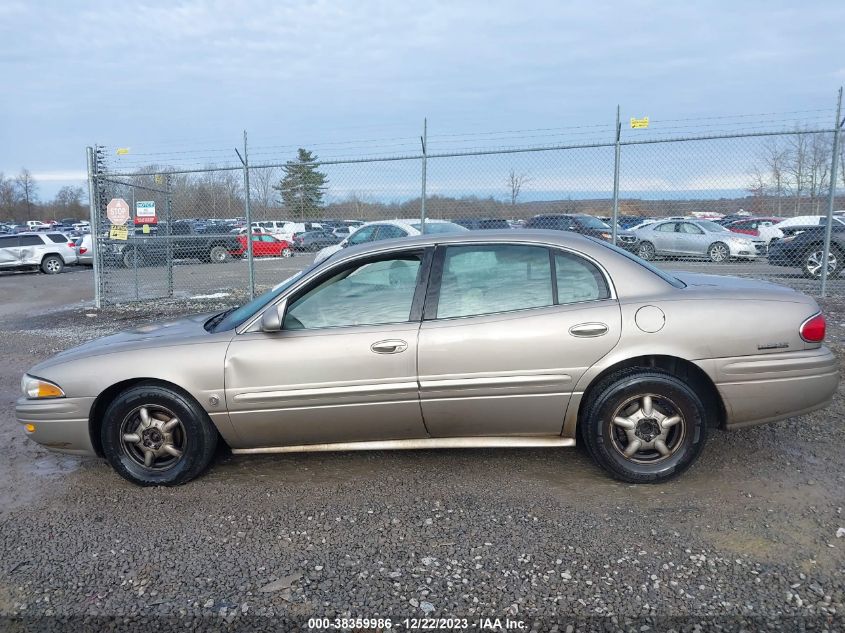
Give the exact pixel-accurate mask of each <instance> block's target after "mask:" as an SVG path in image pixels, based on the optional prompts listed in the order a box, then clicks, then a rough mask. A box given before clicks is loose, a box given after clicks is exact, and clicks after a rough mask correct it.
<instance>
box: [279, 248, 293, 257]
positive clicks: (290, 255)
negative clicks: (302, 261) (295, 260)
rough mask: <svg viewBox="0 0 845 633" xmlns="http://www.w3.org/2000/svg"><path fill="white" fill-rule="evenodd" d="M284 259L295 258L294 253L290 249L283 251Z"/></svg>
mask: <svg viewBox="0 0 845 633" xmlns="http://www.w3.org/2000/svg"><path fill="white" fill-rule="evenodd" d="M282 257H293V251H292V250H291V249H290V248H285V249H283V250H282Z"/></svg>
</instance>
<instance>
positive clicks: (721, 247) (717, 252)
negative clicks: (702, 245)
mask: <svg viewBox="0 0 845 633" xmlns="http://www.w3.org/2000/svg"><path fill="white" fill-rule="evenodd" d="M707 256H708V257H709V258H710V261H711V262H715V263H717V264H718V263H721V262H726V261H728V260H729V259H730V257H731V249H729V248H728V245H727V244H725V243H724V242H714V243H713V244H711V245H710V248H708V249H707Z"/></svg>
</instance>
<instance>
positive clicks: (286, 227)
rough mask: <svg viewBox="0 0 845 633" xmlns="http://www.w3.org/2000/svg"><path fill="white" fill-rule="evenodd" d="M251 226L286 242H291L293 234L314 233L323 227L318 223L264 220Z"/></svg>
mask: <svg viewBox="0 0 845 633" xmlns="http://www.w3.org/2000/svg"><path fill="white" fill-rule="evenodd" d="M252 225H253V226H257V227H260V228H262V229H264V230H265V231H267V232H268V233H272V234H273V235H277V236H278V237H280V238H281V239H283V240H286V241H288V242H290V241H292V240H293V235H294V233H302V232H304V231H314V230H317V229H322V228H323V225H322V224H320V223H319V222H291V221H289V220H265V221H261V222H253V223H252Z"/></svg>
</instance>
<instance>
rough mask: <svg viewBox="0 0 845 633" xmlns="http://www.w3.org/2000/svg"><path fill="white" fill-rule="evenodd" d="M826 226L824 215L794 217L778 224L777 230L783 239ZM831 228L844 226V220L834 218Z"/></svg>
mask: <svg viewBox="0 0 845 633" xmlns="http://www.w3.org/2000/svg"><path fill="white" fill-rule="evenodd" d="M826 224H827V216H826V215H796V216H794V217H791V218H786V219H785V220H783V221H782V222H779V223H778V229H780V231H781V232H782V233H783V236H784V237H788V236H790V235H797V234H798V233H801V232H803V231H806V230H807V229H809V228H814V227H818V226H822V227H824V226H825V225H826ZM832 226H845V219H844V218H841V217H838V216H834V217H833V225H832Z"/></svg>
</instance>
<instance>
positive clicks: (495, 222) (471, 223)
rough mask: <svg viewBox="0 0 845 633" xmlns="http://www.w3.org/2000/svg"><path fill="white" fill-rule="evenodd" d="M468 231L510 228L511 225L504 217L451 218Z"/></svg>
mask: <svg viewBox="0 0 845 633" xmlns="http://www.w3.org/2000/svg"><path fill="white" fill-rule="evenodd" d="M453 222H454V223H455V224H460V225H461V226H464V227H466V228H468V229H469V230H470V231H485V230H492V229H510V228H511V225H510V224H509V223H508V221H507V220H505V219H504V218H460V219H458V220H453Z"/></svg>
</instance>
